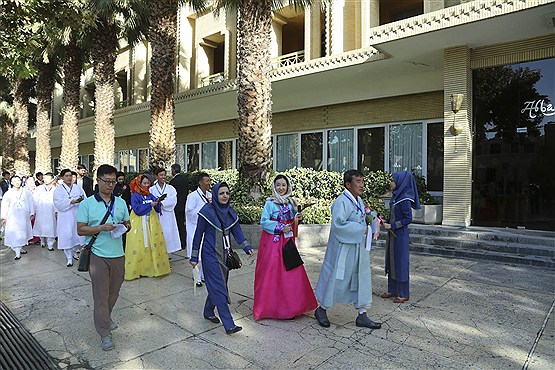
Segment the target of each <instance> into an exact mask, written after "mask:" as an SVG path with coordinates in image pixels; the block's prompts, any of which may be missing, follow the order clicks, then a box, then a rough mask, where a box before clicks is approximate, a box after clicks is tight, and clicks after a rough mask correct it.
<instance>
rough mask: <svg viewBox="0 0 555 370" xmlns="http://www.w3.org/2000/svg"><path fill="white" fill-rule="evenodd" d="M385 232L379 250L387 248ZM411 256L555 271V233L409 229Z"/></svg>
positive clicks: (412, 227)
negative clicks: (495, 263)
mask: <svg viewBox="0 0 555 370" xmlns="http://www.w3.org/2000/svg"><path fill="white" fill-rule="evenodd" d="M386 235H387V233H386V232H385V231H383V230H382V233H381V236H380V240H378V241H377V242H376V246H377V247H385V244H386ZM410 249H411V251H412V252H416V253H422V254H430V255H441V256H448V257H456V258H468V259H480V260H490V261H497V262H505V263H515V264H524V265H531V266H541V267H547V268H555V233H549V232H535V231H530V230H525V231H522V230H505V229H501V230H500V229H491V228H487V229H480V228H464V229H460V228H452V227H444V226H437V225H435V226H425V225H411V226H410Z"/></svg>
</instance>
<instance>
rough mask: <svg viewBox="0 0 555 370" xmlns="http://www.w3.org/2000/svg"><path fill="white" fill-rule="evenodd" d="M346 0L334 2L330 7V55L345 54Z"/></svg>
mask: <svg viewBox="0 0 555 370" xmlns="http://www.w3.org/2000/svg"><path fill="white" fill-rule="evenodd" d="M344 7H345V0H334V1H332V2H331V5H330V15H329V24H330V26H329V34H330V38H329V42H330V44H329V45H330V55H335V54H341V53H342V52H343V8H344Z"/></svg>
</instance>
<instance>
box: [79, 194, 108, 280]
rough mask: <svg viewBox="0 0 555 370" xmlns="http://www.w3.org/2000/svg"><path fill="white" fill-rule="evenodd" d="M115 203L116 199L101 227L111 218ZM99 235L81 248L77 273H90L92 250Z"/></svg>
mask: <svg viewBox="0 0 555 370" xmlns="http://www.w3.org/2000/svg"><path fill="white" fill-rule="evenodd" d="M114 202H115V199H114V200H112V204H110V206H109V207H107V210H106V214H105V215H104V217H103V218H102V221H100V225H103V224H104V223H105V222H106V220H107V219H108V216H110V213H111V212H112V208H113V207H114ZM98 234H100V233H96V234H94V235H93V236H92V238H91V240H89V242H88V243H87V245H85V246H84V247H83V248H81V253H80V254H79V266H78V267H77V271H80V272H87V271H89V265H90V264H91V248H92V246H93V244H94V242H95V241H96V238H98Z"/></svg>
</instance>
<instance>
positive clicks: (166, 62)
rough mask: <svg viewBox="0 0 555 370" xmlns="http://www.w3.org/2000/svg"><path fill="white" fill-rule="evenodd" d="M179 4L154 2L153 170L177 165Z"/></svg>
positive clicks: (169, 0)
mask: <svg viewBox="0 0 555 370" xmlns="http://www.w3.org/2000/svg"><path fill="white" fill-rule="evenodd" d="M178 6H179V1H178V0H165V1H151V2H150V26H149V30H148V38H149V41H150V42H151V45H152V58H151V60H150V68H151V75H150V76H151V82H152V92H151V95H150V138H149V147H150V167H151V168H155V167H158V166H159V164H160V163H164V165H163V167H166V164H168V165H169V164H172V163H174V162H175V123H174V101H173V93H174V84H175V59H176V58H175V54H176V44H177V11H178Z"/></svg>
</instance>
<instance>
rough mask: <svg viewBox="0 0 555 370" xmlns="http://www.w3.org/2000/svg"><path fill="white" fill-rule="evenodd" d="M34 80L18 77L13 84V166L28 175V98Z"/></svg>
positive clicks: (20, 172)
mask: <svg viewBox="0 0 555 370" xmlns="http://www.w3.org/2000/svg"><path fill="white" fill-rule="evenodd" d="M33 87H34V81H33V80H32V79H25V78H22V77H18V78H17V79H16V80H15V86H14V100H13V105H14V116H15V125H14V148H15V151H14V161H15V163H14V168H15V172H16V173H18V174H20V175H29V174H30V173H31V166H30V164H29V143H28V140H29V139H28V138H29V99H30V98H31V95H32V90H33Z"/></svg>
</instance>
